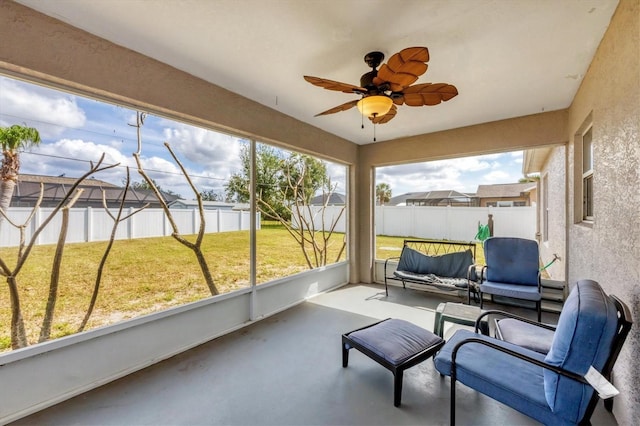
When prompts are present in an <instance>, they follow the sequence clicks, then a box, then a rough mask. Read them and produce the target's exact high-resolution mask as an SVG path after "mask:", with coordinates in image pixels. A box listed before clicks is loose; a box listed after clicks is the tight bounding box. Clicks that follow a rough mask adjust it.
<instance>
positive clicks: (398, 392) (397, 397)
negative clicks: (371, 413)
mask: <svg viewBox="0 0 640 426" xmlns="http://www.w3.org/2000/svg"><path fill="white" fill-rule="evenodd" d="M402 373H403V370H396V371H395V372H394V373H393V405H394V406H396V407H399V406H400V401H401V399H402Z"/></svg>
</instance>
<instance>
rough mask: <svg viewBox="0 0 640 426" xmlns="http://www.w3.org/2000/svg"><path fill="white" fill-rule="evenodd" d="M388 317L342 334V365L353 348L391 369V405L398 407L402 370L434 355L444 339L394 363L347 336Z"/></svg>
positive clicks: (347, 362)
mask: <svg viewBox="0 0 640 426" xmlns="http://www.w3.org/2000/svg"><path fill="white" fill-rule="evenodd" d="M389 319H390V318H387V319H384V320H382V321H378V322H376V323H374V324H371V325H368V326H366V327H362V328H359V329H357V330H352V331H350V332H349V333H345V334H343V335H342V367H346V366H347V365H348V364H349V349H350V348H355V349H357V350H358V351H360V352H362V353H363V354H365V355H366V356H368V357H369V358H371V359H372V360H374V361H375V362H377V363H378V364H380V365H382V366H383V367H384V368H386V369H387V370H389V371H391V372H392V373H393V405H394V406H396V407H399V406H400V401H401V399H402V375H403V373H404V370H406V369H408V368H411V367H413V366H414V365H418V364H420V363H421V362H422V361H424V360H426V359H428V358H430V357H432V356H433V355H435V353H436V352H438V350H440V348H441V347H442V346H443V345H444V343H445V341H444V340H443V339H440V340H439V341H437V342H436V343H435V344H433V345H431V346H429V347H427V348H425V349H423V350H421V351H420V352H417V353H415V354H414V355H411V356H410V357H408V358H407V359H405V360H404V361H402V362H401V363H399V364H397V365H396V364H393V363H391V362H389V361H387V360H386V359H384V358H382V357H381V356H380V355H378V354H376V353H375V352H373V351H371V350H370V349H368V348H366V347H364V346H362V345H361V344H359V343H357V342H355V341H353V340H351V339H350V338H349V335H350V334H351V333H354V332H356V331H360V330H364V329H366V328H370V327H375V326H376V325H378V324H380V323H382V322H384V321H387V320H389Z"/></svg>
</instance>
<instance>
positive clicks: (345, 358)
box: [342, 343, 349, 367]
mask: <svg viewBox="0 0 640 426" xmlns="http://www.w3.org/2000/svg"><path fill="white" fill-rule="evenodd" d="M348 364H349V348H347V345H346V343H343V344H342V367H346V366H347V365H348Z"/></svg>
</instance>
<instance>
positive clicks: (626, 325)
mask: <svg viewBox="0 0 640 426" xmlns="http://www.w3.org/2000/svg"><path fill="white" fill-rule="evenodd" d="M609 297H610V298H611V299H612V300H613V303H614V304H615V306H616V309H617V310H618V315H619V317H618V330H617V333H616V336H615V338H614V340H613V342H612V345H611V352H610V354H609V357H608V358H607V361H606V363H605V365H604V367H603V368H602V371H601V374H602V375H603V376H605V377H607V378H610V377H611V370H613V366H614V364H615V362H616V360H617V359H618V355H619V354H620V350H621V349H622V345H623V344H624V342H625V340H626V338H627V335H628V334H629V330H630V329H631V325H632V324H633V322H632V321H631V312H630V311H629V308H628V307H627V305H626V304H624V303H623V302H622V301H621V300H620V299H618V297H616V296H614V295H610V296H609ZM481 316H482V315H481ZM479 320H480V318H478V321H479ZM477 324H478V323H477ZM534 324H536V325H537V323H534ZM476 330H477V326H476ZM469 343H477V344H480V345H485V346H489V347H491V348H493V349H495V350H497V351H500V352H504V353H506V354H509V355H511V356H514V357H516V358H519V359H521V360H523V361H527V362H530V363H532V364H535V365H537V366H539V367H542V368H546V369H548V370H551V371H553V372H555V373H557V374H561V375H563V376H566V377H568V378H570V379H573V380H575V381H578V382H580V383H584V384H589V383H587V381H586V380H585V379H584V377H582V376H580V375H579V374H576V373H573V372H571V371H568V370H565V369H563V368H560V367H556V366H554V365H551V364H547V363H545V362H543V361H539V360H537V359H535V358H531V357H528V356H526V355H523V354H521V353H518V352H515V351H512V350H510V349H507V348H504V347H502V346H499V345H497V344H495V343H493V342H488V341H486V340H482V339H478V338H469V339H465V340H463V341H462V342H459V343H458V344H457V345H456V346H455V347H454V348H453V351H452V353H451V401H450V423H451V425H455V416H456V357H457V354H458V351H459V350H460V348H461V347H462V346H464V345H466V344H469ZM597 403H598V394H597V392H593V395H592V396H591V399H590V400H589V405H588V406H587V410H586V411H585V414H584V417H583V418H582V419H581V420H580V422H579V424H585V425H588V424H591V423H590V420H591V416H592V415H593V412H594V410H595V408H596V404H597ZM605 407H606V408H607V410H609V411H611V409H612V407H613V398H609V399H608V400H605Z"/></svg>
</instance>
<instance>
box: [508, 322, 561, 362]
mask: <svg viewBox="0 0 640 426" xmlns="http://www.w3.org/2000/svg"><path fill="white" fill-rule="evenodd" d="M496 333H499V334H500V338H501V339H502V340H505V341H507V342H510V343H513V344H514V345H518V346H522V347H523V348H527V349H531V350H532V351H536V352H538V353H541V354H544V355H546V354H547V353H548V352H549V349H551V343H552V342H553V335H554V332H553V330H549V329H548V328H543V327H538V326H536V325H535V324H529V323H528V322H524V321H519V320H517V319H514V318H504V319H501V320H500V321H498V324H497V326H496Z"/></svg>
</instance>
